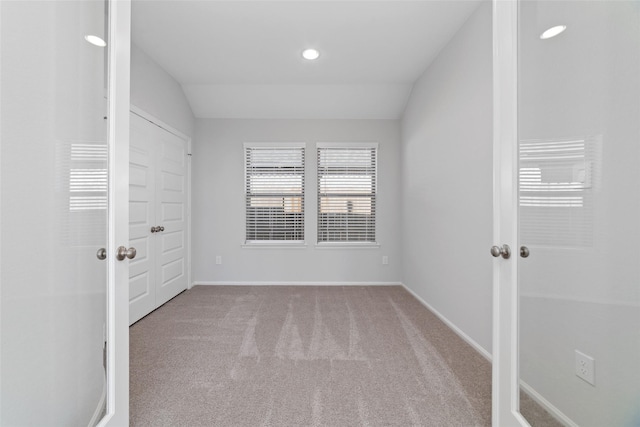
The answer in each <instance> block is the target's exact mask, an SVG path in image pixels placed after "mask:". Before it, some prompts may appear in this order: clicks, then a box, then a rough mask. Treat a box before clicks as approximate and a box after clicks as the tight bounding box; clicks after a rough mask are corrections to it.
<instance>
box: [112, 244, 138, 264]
mask: <svg viewBox="0 0 640 427" xmlns="http://www.w3.org/2000/svg"><path fill="white" fill-rule="evenodd" d="M135 257H136V248H133V247H132V248H129V249H127V248H125V247H124V246H120V247H119V248H118V252H117V253H116V259H117V260H118V261H122V260H124V259H125V258H129V259H134V258H135Z"/></svg>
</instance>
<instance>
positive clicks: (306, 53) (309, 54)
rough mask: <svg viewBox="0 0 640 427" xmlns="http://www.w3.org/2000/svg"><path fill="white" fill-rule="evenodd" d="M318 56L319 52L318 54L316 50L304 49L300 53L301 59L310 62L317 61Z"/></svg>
mask: <svg viewBox="0 0 640 427" xmlns="http://www.w3.org/2000/svg"><path fill="white" fill-rule="evenodd" d="M319 56H320V52H318V50H317V49H305V50H303V51H302V57H303V58H304V59H308V60H310V61H313V60H314V59H318V57H319Z"/></svg>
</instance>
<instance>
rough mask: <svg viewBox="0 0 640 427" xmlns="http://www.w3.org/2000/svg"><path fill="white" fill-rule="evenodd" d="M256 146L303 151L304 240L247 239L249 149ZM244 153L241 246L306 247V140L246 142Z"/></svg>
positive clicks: (302, 204)
mask: <svg viewBox="0 0 640 427" xmlns="http://www.w3.org/2000/svg"><path fill="white" fill-rule="evenodd" d="M254 148H258V149H260V148H262V149H269V148H274V149H295V148H299V149H301V151H302V174H301V176H302V193H301V195H302V201H301V208H302V236H303V239H302V240H247V234H248V233H247V231H248V229H247V214H248V212H247V208H248V203H247V197H248V194H249V193H248V192H247V180H248V178H249V175H248V169H247V168H248V164H247V150H248V149H254ZM242 154H243V165H244V176H243V182H242V184H243V199H244V239H243V241H242V244H241V247H243V248H278V249H282V248H292V249H294V248H304V247H306V234H307V233H306V192H307V191H306V190H307V189H306V173H307V159H306V157H307V153H306V143H304V142H245V143H243V147H242Z"/></svg>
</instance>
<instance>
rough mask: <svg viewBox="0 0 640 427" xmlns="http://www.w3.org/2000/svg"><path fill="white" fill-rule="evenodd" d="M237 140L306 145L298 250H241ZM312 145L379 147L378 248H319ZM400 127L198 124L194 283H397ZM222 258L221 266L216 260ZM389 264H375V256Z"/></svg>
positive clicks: (377, 123)
mask: <svg viewBox="0 0 640 427" xmlns="http://www.w3.org/2000/svg"><path fill="white" fill-rule="evenodd" d="M244 142H305V143H306V144H307V145H306V177H305V179H306V195H305V196H306V197H305V198H306V201H305V209H306V218H305V237H306V242H307V247H305V248H303V249H264V248H260V249H255V248H243V247H242V246H241V245H242V244H243V243H244V231H245V230H244V225H245V223H244V221H245V213H244V203H245V200H244V163H243V162H244V158H243V143H244ZM316 142H378V143H379V152H378V154H379V159H378V201H377V203H378V204H377V238H378V242H379V243H380V248H378V249H353V248H350V249H344V248H341V249H324V248H323V249H318V248H316V246H315V243H316V229H315V228H316V217H317V215H316V206H317V192H316V176H315V175H316V159H315V144H316ZM399 152H400V126H399V122H398V121H395V120H233V119H208V120H205V119H199V120H197V122H196V136H195V139H194V146H193V158H192V167H193V187H192V192H193V193H192V194H193V200H194V202H193V211H192V212H193V230H194V231H193V260H192V263H193V264H192V265H193V277H194V281H195V282H226V283H228V282H257V281H260V282H280V283H281V282H399V281H400V279H401V277H400V276H401V274H400V271H401V270H400V247H399V241H400V239H399V232H400V216H399V203H400V197H399V192H398V189H399V188H400V182H399V179H400V173H399V164H400V159H399ZM218 255H219V256H222V264H221V265H216V264H215V257H216V256H218ZM383 255H386V256H388V257H389V264H388V265H382V256H383Z"/></svg>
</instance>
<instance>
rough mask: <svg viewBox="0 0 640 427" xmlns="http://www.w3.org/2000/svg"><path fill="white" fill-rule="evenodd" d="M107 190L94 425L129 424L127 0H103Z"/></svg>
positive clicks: (128, 100)
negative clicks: (103, 321)
mask: <svg viewBox="0 0 640 427" xmlns="http://www.w3.org/2000/svg"><path fill="white" fill-rule="evenodd" d="M108 7H109V41H108V43H109V44H108V47H107V48H108V49H109V54H108V55H109V84H108V92H109V97H108V99H109V112H108V117H109V154H108V155H109V192H108V198H109V202H108V209H109V210H108V216H109V219H108V230H109V236H108V243H107V254H108V255H109V254H112V255H111V256H107V263H108V270H107V271H108V274H107V276H108V277H107V283H108V289H107V337H108V338H107V408H106V414H105V416H104V417H103V418H102V420H101V421H100V423H99V424H98V426H124V425H129V286H128V284H129V263H128V262H118V261H116V259H115V256H114V255H115V253H116V248H117V247H118V246H120V245H122V244H126V243H127V242H128V241H129V102H130V97H129V91H130V70H131V62H130V56H131V0H109V3H108Z"/></svg>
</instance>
